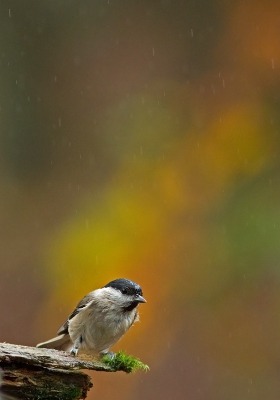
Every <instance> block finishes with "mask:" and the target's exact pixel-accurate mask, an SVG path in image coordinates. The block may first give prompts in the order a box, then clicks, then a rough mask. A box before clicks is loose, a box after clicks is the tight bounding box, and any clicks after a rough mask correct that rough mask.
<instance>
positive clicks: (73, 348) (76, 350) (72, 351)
mask: <svg viewBox="0 0 280 400" xmlns="http://www.w3.org/2000/svg"><path fill="white" fill-rule="evenodd" d="M78 351H79V349H77V347H72V349H71V351H70V354H71V356H74V357H76V356H77V354H78Z"/></svg>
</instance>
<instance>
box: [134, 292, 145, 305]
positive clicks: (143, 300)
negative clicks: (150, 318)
mask: <svg viewBox="0 0 280 400" xmlns="http://www.w3.org/2000/svg"><path fill="white" fill-rule="evenodd" d="M136 300H137V301H138V303H147V300H145V299H144V297H142V296H140V295H139V294H138V295H137V296H136Z"/></svg>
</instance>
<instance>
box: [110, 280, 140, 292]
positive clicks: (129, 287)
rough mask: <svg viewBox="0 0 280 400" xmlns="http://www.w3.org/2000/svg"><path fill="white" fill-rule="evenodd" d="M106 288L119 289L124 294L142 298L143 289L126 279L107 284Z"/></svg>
mask: <svg viewBox="0 0 280 400" xmlns="http://www.w3.org/2000/svg"><path fill="white" fill-rule="evenodd" d="M104 287H111V288H114V289H117V290H119V291H121V292H122V293H123V294H127V295H140V296H142V294H143V293H142V289H141V286H139V285H137V283H135V282H133V281H131V280H129V279H125V278H120V279H115V280H114V281H111V282H109V283H107V285H105V286H104Z"/></svg>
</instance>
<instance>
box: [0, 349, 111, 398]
mask: <svg viewBox="0 0 280 400" xmlns="http://www.w3.org/2000/svg"><path fill="white" fill-rule="evenodd" d="M0 368H1V369H2V370H3V380H2V387H1V390H2V393H6V394H8V395H10V396H14V397H15V398H17V399H21V400H25V399H33V400H35V399H38V400H39V399H41V400H43V399H52V400H75V399H85V398H86V396H87V392H88V390H89V389H90V388H91V387H92V386H93V385H92V383H91V379H90V377H89V376H88V375H86V374H85V373H83V372H81V371H79V370H80V369H89V370H95V371H106V372H113V370H112V369H111V368H110V367H109V366H107V365H105V364H103V363H102V362H101V361H98V360H96V359H94V358H93V357H92V356H88V355H81V356H78V357H73V356H71V355H70V354H69V353H66V352H64V351H58V350H52V349H41V348H36V347H27V346H19V345H14V344H8V343H0ZM0 399H1V394H0Z"/></svg>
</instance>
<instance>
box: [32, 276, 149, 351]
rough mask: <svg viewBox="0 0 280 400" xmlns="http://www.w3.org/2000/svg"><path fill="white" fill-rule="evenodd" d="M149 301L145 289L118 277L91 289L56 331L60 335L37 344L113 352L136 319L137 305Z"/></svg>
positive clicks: (64, 348) (62, 348) (55, 347)
mask: <svg viewBox="0 0 280 400" xmlns="http://www.w3.org/2000/svg"><path fill="white" fill-rule="evenodd" d="M139 303H146V300H145V299H144V297H143V293H142V289H141V287H140V286H139V285H137V283H135V282H133V281H130V280H128V279H124V278H121V279H116V280H114V281H111V282H109V283H107V285H106V286H103V287H102V288H101V289H96V290H93V291H92V292H90V293H88V294H87V295H86V296H85V297H84V298H83V299H82V300H81V301H80V302H79V303H78V305H77V307H76V308H75V310H74V311H73V312H72V313H71V314H70V315H69V317H68V319H67V321H66V322H65V323H64V324H63V325H62V326H61V327H60V328H59V330H58V331H57V335H58V336H57V337H55V338H53V339H50V340H48V341H47V342H44V343H39V344H37V347H46V348H50V349H57V350H65V351H69V350H70V353H71V354H73V355H74V356H76V355H77V354H78V352H79V351H80V352H83V353H90V354H96V355H97V354H98V355H105V354H109V355H111V356H113V353H112V352H110V351H109V349H110V348H111V347H112V346H113V345H114V344H115V343H117V342H118V341H119V340H120V339H121V337H122V336H123V335H124V334H125V333H126V332H127V331H128V329H129V328H130V327H131V326H132V325H133V323H134V322H136V321H138V320H139V314H138V311H137V307H138V305H139Z"/></svg>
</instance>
